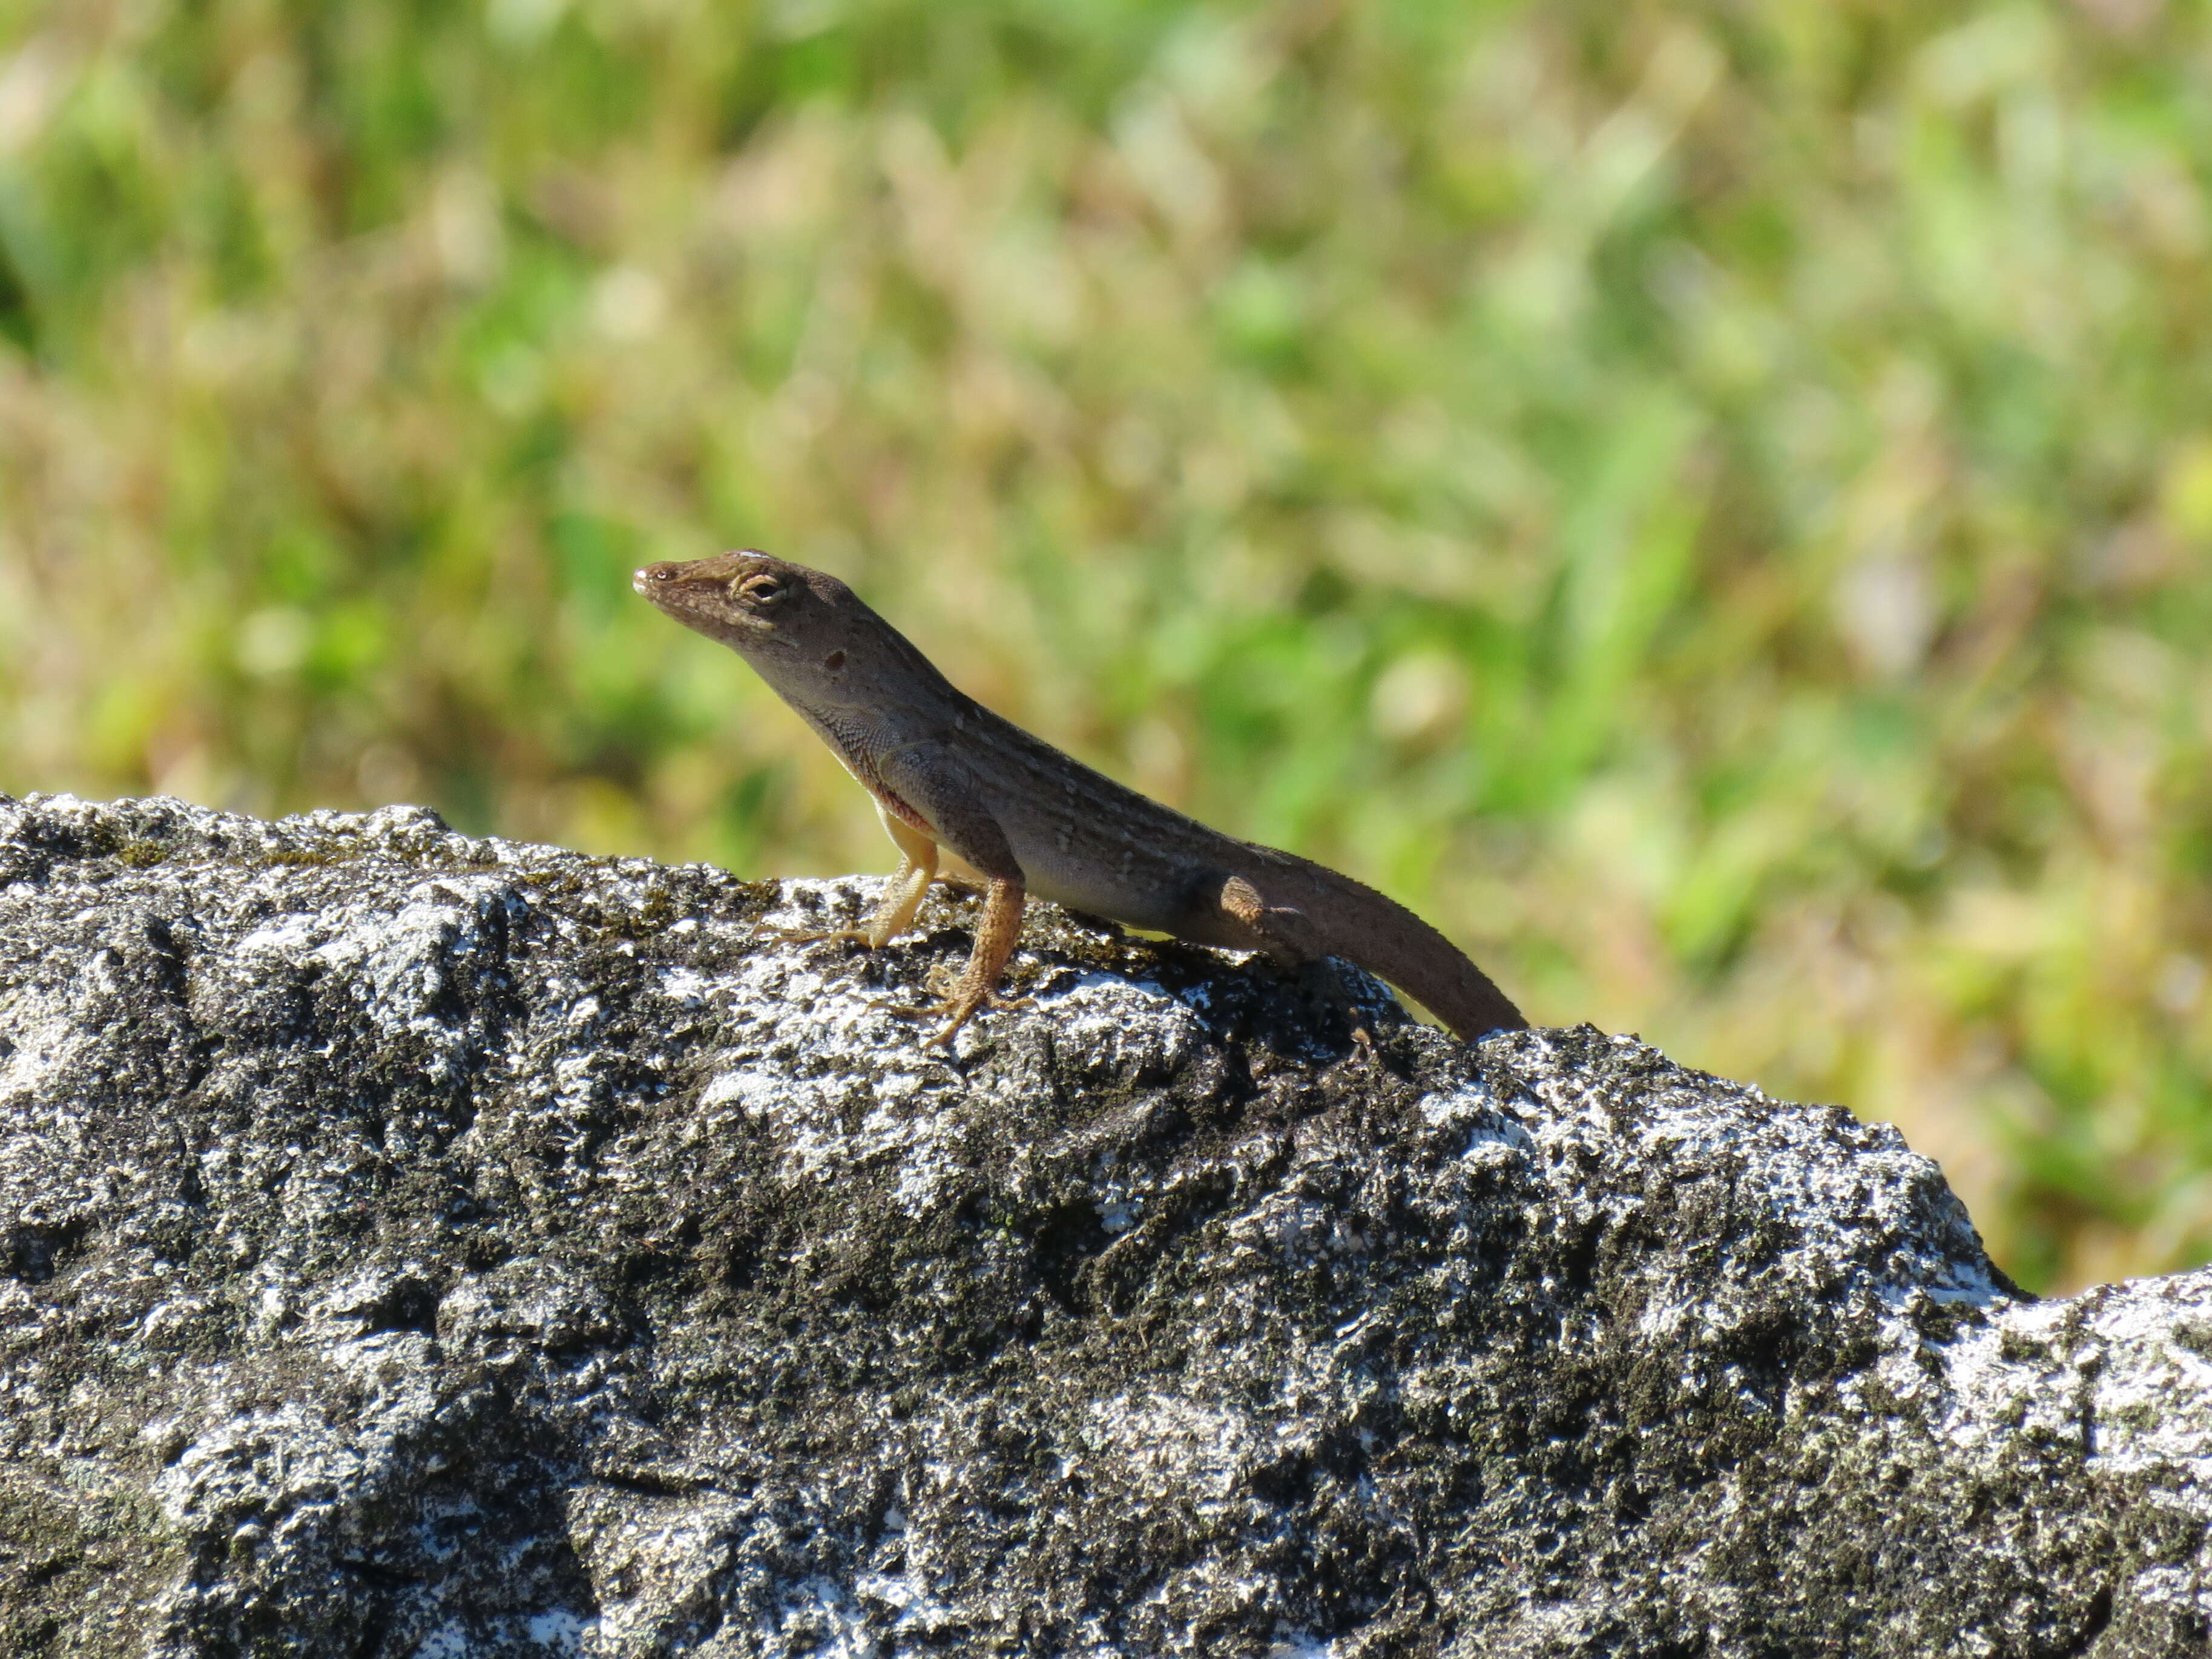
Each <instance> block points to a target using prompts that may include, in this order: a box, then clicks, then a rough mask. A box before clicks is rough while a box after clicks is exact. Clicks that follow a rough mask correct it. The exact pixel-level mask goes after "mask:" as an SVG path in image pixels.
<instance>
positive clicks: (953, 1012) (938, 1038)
mask: <svg viewBox="0 0 2212 1659" xmlns="http://www.w3.org/2000/svg"><path fill="white" fill-rule="evenodd" d="M868 1006H870V1007H871V1008H879V1009H881V1010H882V1011H883V1012H884V1013H887V1014H896V1015H897V1016H898V1018H901V1019H935V1018H938V1017H939V1015H943V1016H945V1024H944V1025H943V1026H942V1027H941V1028H940V1029H939V1030H938V1032H937V1034H936V1035H935V1036H932V1037H931V1038H930V1039H929V1040H928V1041H927V1042H925V1043H923V1044H922V1047H924V1048H936V1047H937V1046H938V1045H939V1044H940V1043H950V1042H951V1041H952V1038H953V1034H954V1033H956V1032H957V1031H958V1030H959V1029H960V1028H961V1027H962V1026H963V1025H965V1024H967V1023H968V1022H969V1019H971V1018H974V1017H975V1015H976V1014H978V1013H980V1012H981V1011H982V1010H984V1009H986V1008H989V1009H992V1010H994V1011H995V1010H998V1009H1003V1008H1029V1007H1033V1006H1036V998H1035V997H1002V996H1000V995H998V994H996V993H994V994H990V995H988V996H984V997H980V998H978V999H977V1000H975V1001H973V1002H962V1001H955V1000H951V998H947V999H946V1000H944V1001H942V1002H933V1003H931V1004H929V1005H928V1006H927V1007H921V1008H916V1007H915V1006H912V1005H911V1004H908V1003H902V1002H872V1003H870V1004H869V1005H868Z"/></svg>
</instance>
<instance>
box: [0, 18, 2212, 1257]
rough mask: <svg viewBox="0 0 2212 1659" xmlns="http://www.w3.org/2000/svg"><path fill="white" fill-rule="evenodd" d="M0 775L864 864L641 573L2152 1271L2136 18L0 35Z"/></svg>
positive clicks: (251, 805) (2182, 300) (2192, 615)
mask: <svg viewBox="0 0 2212 1659" xmlns="http://www.w3.org/2000/svg"><path fill="white" fill-rule="evenodd" d="M0 20H6V21H0V52H5V53H6V54H7V55H6V58H5V61H4V64H0V788H8V789H10V790H14V791H17V792H21V791H23V790H27V789H32V788H60V787H69V788H75V789H77V790H80V791H83V792H87V793H97V794H107V793H123V792H126V791H143V790H148V789H165V790H171V791H174V792H177V793H183V794H185V795H188V796H191V797H193V798H196V799H204V800H209V801H212V802H216V803H219V804H224V805H238V806H241V807H245V808H248V809H251V810H254V811H280V810H290V809H295V808H300V807H304V806H308V805H362V804H371V803H376V802H380V801H384V800H388V799H426V800H428V801H430V802H432V803H434V804H435V805H439V806H440V807H441V808H442V809H443V810H445V811H447V813H448V815H449V816H451V817H453V819H454V820H455V821H456V822H458V823H462V824H464V825H465V826H467V827H469V828H471V829H495V830H498V831H501V832H503V833H507V834H513V835H521V836H538V837H544V838H547V839H552V840H557V841H562V842H568V843H571V844H574V845H580V846H585V847H588V848H601V849H609V850H623V851H635V852H647V853H653V854H659V855H662V856H669V857H705V858H711V859H714V860H720V861H722V862H725V863H726V864H728V865H730V866H732V867H734V868H738V869H740V870H743V871H744V872H749V873H750V872H794V871H813V872H825V871H833V870H843V869H849V868H877V867H883V866H887V865H888V863H889V862H890V849H889V848H888V846H887V845H884V844H882V842H881V836H880V832H879V831H878V829H877V827H876V825H875V823H874V818H873V814H872V812H871V811H869V810H867V807H866V803H865V801H864V800H863V799H862V798H861V797H860V794H859V793H858V792H856V791H855V790H854V788H853V787H852V786H851V784H850V783H849V781H848V780H846V779H845V778H844V777H843V775H842V773H840V772H838V771H837V769H836V766H835V765H834V763H831V762H830V761H829V758H828V757H827V756H826V755H825V754H823V752H822V751H821V750H820V749H819V747H818V745H817V744H815V742H814V740H813V739H812V738H811V737H810V736H808V735H807V734H806V732H805V731H804V730H803V729H802V728H801V727H800V726H799V725H798V723H797V722H796V721H795V720H793V719H792V718H790V717H789V716H788V715H787V714H786V713H785V712H784V711H783V710H782V709H781V707H780V706H778V705H776V704H775V702H774V701H773V699H772V698H770V697H769V696H768V694H767V693H766V692H765V691H764V690H763V689H762V688H761V687H760V686H758V685H757V684H755V683H754V682H753V681H752V680H751V679H750V678H749V676H748V675H747V674H746V673H745V671H744V670H743V668H742V666H741V665H738V663H737V662H736V660H735V659H732V658H730V657H728V656H727V655H726V653H718V652H716V651H714V650H713V649H712V648H711V647H708V645H707V644H706V643H705V642H704V641H699V640H696V639H695V638H693V637H691V636H690V635H681V634H679V633H678V632H677V630H675V629H673V628H672V627H671V625H670V624H669V623H667V622H666V621H665V619H664V618H662V617H659V616H657V615H655V614H654V613H653V612H652V611H649V610H648V609H647V607H645V606H644V605H641V604H640V603H638V602H637V601H635V599H633V598H632V597H631V596H630V595H629V592H628V589H627V581H626V573H627V572H628V571H629V568H632V567H633V566H635V564H637V563H639V562H643V561H645V560H647V559H652V558H671V557H691V556H700V555H702V554H704V553H707V552H710V551H714V550H718V549H720V548H721V547H723V546H726V545H732V544H755V545H761V546H765V547H768V548H770V549H772V550H777V551H780V552H784V553H787V554H789V555H791V556H795V557H799V558H801V559H805V560H807V561H809V562H816V563H819V564H823V565H826V566H829V567H830V568H834V569H836V570H837V571H839V572H840V573H841V574H844V575H846V576H847V577H848V579H850V580H853V581H854V584H855V585H856V586H859V587H860V589H861V591H862V592H864V593H865V594H866V597H868V599H870V600H871V601H872V603H874V604H875V605H877V606H878V609H880V610H882V611H884V612H886V613H887V614H888V615H890V616H891V617H893V618H894V619H896V621H897V622H898V623H900V624H901V625H902V627H905V628H906V629H908V631H909V632H911V633H912V634H913V635H915V637H916V639H917V640H918V641H921V643H922V645H923V646H924V647H925V648H926V649H927V650H928V651H929V652H930V653H932V654H933V656H934V657H935V658H936V659H938V660H939V662H940V663H941V664H942V665H944V666H945V668H946V670H947V671H948V672H950V673H951V675H952V676H953V677H954V678H956V679H957V680H958V681H959V682H960V683H961V684H963V685H965V686H966V687H967V688H968V689H969V690H972V691H974V692H975V693H976V694H977V695H979V696H982V697H983V698H985V700H987V702H991V703H992V704H993V705H994V706H995V707H997V708H1000V709H1001V710H1003V711H1004V712H1006V713H1007V714H1010V715H1012V717H1014V718H1016V719H1018V720H1021V721H1023V722H1024V723H1025V724H1027V725H1030V726H1032V727H1033V728H1035V729H1036V730H1037V731H1039V732H1042V733H1043V734H1044V735H1046V736H1048V737H1049V738H1053V739H1054V740H1055V741H1057V742H1060V743H1061V744H1063V745H1065V746H1066V747H1068V748H1070V749H1072V750H1075V751H1077V752H1078V753H1080V754H1082V755H1084V756H1085V757H1087V758H1090V759H1091V760H1093V761H1096V762H1097V763H1099V764H1101V765H1103V766H1104V767H1106V768H1107V769H1109V770H1111V771H1113V772H1115V774H1116V775H1120V776H1122V777H1124V778H1127V779H1128V780H1129V781H1133V782H1134V783H1136V784H1138V785H1139V787H1144V788H1146V789H1147V790H1149V791H1151V792H1152V793H1155V794H1158V795H1159V796H1161V797H1162V798H1163V799H1168V800H1170V801H1172V802H1174V803H1175V804H1176V805H1180V806H1182V807H1184V808H1186V809H1187V810H1189V811H1194V812H1196V813H1197V814H1199V815H1200V816H1201V817H1206V818H1207V819H1209V820H1210V821H1212V822H1214V823H1218V824H1220V825H1222V826H1223V827H1225V828H1228V829H1232V830H1234V831H1236V832H1237V833H1240V834H1243V835H1246V836H1251V837H1254V838H1256V839H1261V840H1265V841H1270V842H1277V843H1279V844H1282V845H1286V846H1290V847H1292V848H1297V849H1298V850H1300V851H1302V852H1305V853H1308V854H1311V855H1313V856H1316V857H1319V858H1322V859H1323V860H1328V861H1331V862H1334V863H1336V864H1339V865H1340V866H1343V867H1345V868H1346V869H1348V870H1350V871H1352V872H1355V873H1357V874H1358V875H1360V876H1362V877H1364V878H1368V879H1370V880H1373V881H1375V882H1377V883H1378V884H1382V885H1383V886H1385V887H1387V888H1389V889H1390V890H1392V891H1394V892H1395V893H1397V894H1399V895H1400V896H1403V897H1404V898H1406V899H1407V900H1408V901H1409V902H1413V904H1415V905H1416V907H1417V908H1421V909H1423V910H1424V911H1425V913H1427V914H1429V915H1431V916H1432V917H1433V918H1434V919H1435V920H1436V921H1438V922H1439V924H1440V925H1442V926H1443V927H1445V928H1446V930H1447V931H1448V932H1449V933H1452V934H1453V935H1454V936H1455V938H1457V939H1460V940H1461V941H1462V942H1463V943H1464V944H1466V945H1468V946H1469V947H1470V949H1472V950H1473V951H1474V953H1475V954H1476V955H1477V956H1478V957H1480V959H1481V960H1483V961H1484V962H1485V963H1487V964H1489V965H1490V966H1492V968H1493V969H1495V971H1496V973H1497V975H1498V978H1499V979H1500V980H1501V981H1503V982H1504V984H1505V985H1506V986H1507V987H1509V988H1510V989H1511V990H1512V991H1514V992H1515V993H1516V995H1517V996H1519V998H1520V999H1521V1000H1522V1002H1523V1003H1524V1005H1525V1006H1527V1007H1528V1009H1529V1011H1530V1012H1532V1014H1534V1016H1535V1017H1537V1018H1540V1019H1543V1020H1547V1021H1561V1022H1571V1021H1574V1020H1577V1019H1584V1018H1587V1019H1590V1020H1593V1021H1595V1022H1596V1023H1598V1024H1601V1025H1605V1026H1608V1027H1613V1028H1616V1029H1633V1030H1640V1031H1641V1032H1643V1033H1644V1035H1645V1036H1648V1037H1650V1038H1651V1039H1652V1040H1653V1041H1655V1042H1659V1043H1661V1044H1662V1045H1663V1046H1664V1047H1666V1048H1668V1050H1669V1051H1670V1052H1672V1053H1674V1054H1676V1055H1677V1056H1678V1057H1680V1058H1681V1059H1684V1060H1688V1061H1691V1062H1693V1063H1696V1064H1699V1065H1703V1066H1709V1067H1711V1068H1712V1069H1714V1070H1716V1071H1719V1072H1723V1073H1730V1074H1734V1075H1738V1076H1746V1077H1751V1078H1755V1079H1759V1081H1761V1082H1763V1083H1765V1085H1768V1086H1769V1087H1770V1088H1771V1089H1773V1090H1774V1091H1776V1092H1778V1093H1783V1094H1788V1095H1793V1096H1797V1097H1818V1098H1827V1099H1838V1100H1842V1101H1844V1102H1846V1103H1849V1104H1850V1105H1851V1106H1852V1107H1853V1108H1854V1109H1856V1110H1857V1111H1859V1112H1860V1113H1861V1114H1862V1115H1867V1116H1872V1117H1883V1118H1889V1119H1893V1120H1895V1121H1898V1122H1899V1124H1900V1125H1902V1126H1903V1127H1904V1128H1905V1132H1906V1133H1907V1135H1908V1136H1909V1137H1910V1138H1911V1139H1912V1141H1913V1142H1914V1144H1915V1145H1916V1146H1921V1147H1922V1148H1923V1149H1924V1150H1927V1151H1929V1152H1933V1153H1935V1154H1936V1155H1937V1156H1938V1157H1940V1158H1942V1160H1943V1162H1944V1164H1945V1167H1946V1169H1947V1170H1948V1171H1949V1173H1950V1174H1951V1176H1952V1177H1953V1179H1954V1182H1955V1183H1956V1184H1957V1185H1958V1186H1959V1187H1960V1189H1961V1191H1962V1192H1963V1193H1964V1194H1966V1197H1967V1199H1968V1200H1969V1202H1970V1203H1971V1204H1972V1206H1973V1209H1974V1211H1975V1213H1976V1215H1977V1217H1978V1219H1979V1220H1980V1221H1981V1223H1982V1224H1983V1225H1984V1229H1985V1231H1987V1232H1988V1234H1989V1235H1990V1242H1991V1243H1992V1246H1993V1248H1994V1249H1996V1253H1997V1255H1998V1256H1999V1258H2000V1259H2001V1260H2002V1261H2004V1262H2005V1264H2006V1265H2007V1266H2008V1267H2011V1268H2012V1269H2013V1270H2014V1271H2015V1272H2016V1273H2019V1274H2020V1275H2021V1276H2022V1277H2023V1278H2024V1279H2027V1280H2028V1281H2030V1282H2032V1283H2035V1284H2039V1285H2067V1284H2071V1283H2075V1282H2079V1281H2081V1280H2082V1279H2090V1278H2100V1277H2108V1276H2112V1275H2116V1274H2119V1273H2129V1272H2138V1271H2147V1270H2153V1269H2157V1268H2162V1267H2173V1266H2178V1265H2181V1264H2184V1263H2188V1262H2194V1261H2203V1260H2205V1259H2206V1258H2207V1257H2208V1256H2212V1185H2208V1183H2212V1101H2208V1098H2207V1086H2206V1082H2205V1079H2206V1076H2207V1073H2208V1061H2212V1004H2208V1000H2207V995H2206V987H2205V977H2206V969H2205V963H2206V961H2207V959H2208V957H2212V901H2208V891H2207V883H2206V876H2207V872H2208V868H2212V828H2209V827H2208V825H2212V780H2208V772H2207V767H2206V762H2205V756H2206V744H2207V737H2208V727H2209V726H2212V665H2208V662H2207V658H2206V649H2205V647H2206V646H2207V644H2208V642H2212V586H2208V583H2207V581H2206V580H2205V577H2204V575H2203V571H2204V569H2205V567H2206V561H2207V556H2208V553H2212V349H2208V340H2207V331H2208V328H2212V307H2208V305H2207V303H2206V295H2208V294H2212V258H2208V222H2207V198H2206V191H2207V185H2208V180H2209V179H2212V119H2208V118H2207V111H2208V109H2212V105H2208V103H2207V101H2206V100H2205V99H2204V97H2203V91H2202V89H2203V87H2204V86H2205V85H2206V84H2208V76H2212V52H2208V32H2207V30H2206V28H2205V26H2204V12H2203V7H2202V6H2200V5H2197V4H2187V5H2183V4H2171V5H2163V6H2161V5H2160V4H2159V3H2157V0H2094V3H2091V0H2083V3H2081V5H2079V6H2077V7H2072V8H2064V7H2039V6H2027V5H2015V6H2001V7H1992V8H1984V9H1974V8H1966V7H1956V6H1946V7H1919V8H1897V7H1891V6H1877V5H1874V4H1871V3H1849V0H1845V3H1826V4H1810V3H1806V4H1773V5H1768V6H1765V7H1763V8H1720V7H1706V8H1700V7H1693V6H1688V5H1647V6H1642V7H1638V8H1633V9H1627V10H1624V9H1621V8H1620V7H1617V6H1607V7H1599V6H1565V7H1563V6H1556V5H1554V6H1544V7H1526V6H1492V7H1487V8H1482V7H1467V6H1420V5H1413V4H1409V3H1407V4H1395V5H1393V4H1384V5H1377V6H1372V7H1346V8H1328V7H1284V8H1280V9H1268V10H1258V9H1233V8H1232V9H1211V10H1194V9H1190V8H1187V7H1183V6H1167V5H1152V6H1146V5H1107V4H1103V3H1091V4H1069V3H1054V4H1051V5H1046V4H1042V3H1033V4H1021V3H999V4H963V5H952V6H944V7H934V8H912V7H893V6H890V5H888V4H868V3H859V0H853V3H846V0H789V3H782V4H779V5H774V6H767V7H762V8H758V9H754V10H752V11H751V12H750V13H746V12H744V11H742V10H739V9H732V8H726V7H720V6H712V7H710V6H706V5H703V4H686V3H682V0H659V3H645V0H636V3H632V4H620V3H611V0H609V3H590V0H579V3H574V4H568V3H563V0H491V3H489V4H488V5H487V6H484V7H482V8H477V7H471V6H463V5H431V4H428V3H425V4H421V5H392V4H368V3H362V4H349V5H346V6H325V5H313V4H307V3H294V4H290V5H284V4H279V3H275V0H223V3H214V4H207V5H200V6H195V7H191V8H186V7H183V6H179V5H163V4H160V3H154V0H137V3H121V0H118V3H114V4H109V5H102V4H97V3H85V0H72V3H69V4H65V5H59V4H58V5H53V6H50V7H46V8H43V9H40V8H33V9H28V10H22V9H18V10H15V11H12V12H0Z"/></svg>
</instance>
